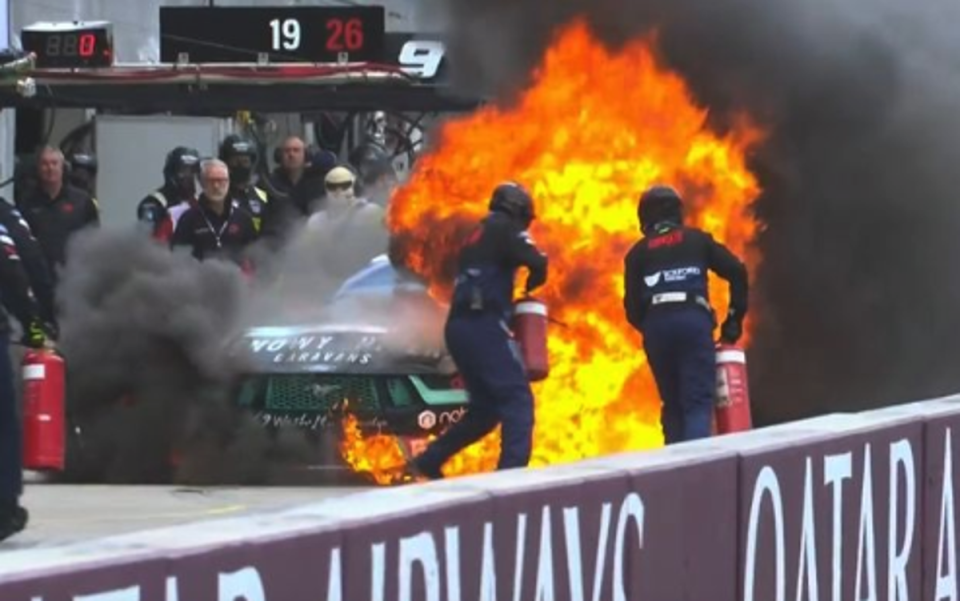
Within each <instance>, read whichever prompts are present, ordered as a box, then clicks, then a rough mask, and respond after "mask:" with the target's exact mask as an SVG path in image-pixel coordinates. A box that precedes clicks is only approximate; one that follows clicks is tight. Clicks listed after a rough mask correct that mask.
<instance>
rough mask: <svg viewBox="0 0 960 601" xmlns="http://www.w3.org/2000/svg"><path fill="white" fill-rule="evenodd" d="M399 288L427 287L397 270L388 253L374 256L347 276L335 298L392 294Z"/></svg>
mask: <svg viewBox="0 0 960 601" xmlns="http://www.w3.org/2000/svg"><path fill="white" fill-rule="evenodd" d="M397 289H403V290H406V291H412V290H422V291H424V292H426V290H427V288H426V287H425V286H424V285H423V284H421V283H420V282H418V281H417V280H416V279H415V278H413V277H411V276H408V275H405V274H403V273H401V272H400V271H399V270H397V269H396V268H395V267H394V266H393V265H392V264H391V263H390V259H389V258H388V257H387V255H380V256H377V257H374V258H373V259H372V260H371V261H370V263H369V264H367V266H366V267H364V268H363V269H361V270H360V271H358V272H357V273H355V274H354V275H352V276H350V277H349V278H347V280H346V281H345V282H344V283H343V284H342V285H341V286H340V288H339V289H338V290H337V292H336V294H334V297H333V298H334V300H338V299H341V298H343V297H349V296H355V295H361V294H362V295H369V294H373V295H390V294H393V292H394V291H396V290H397Z"/></svg>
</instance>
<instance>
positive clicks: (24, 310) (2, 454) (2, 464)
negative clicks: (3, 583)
mask: <svg viewBox="0 0 960 601" xmlns="http://www.w3.org/2000/svg"><path fill="white" fill-rule="evenodd" d="M21 263H22V262H21V260H20V254H19V251H18V250H17V246H16V244H15V243H14V241H13V238H12V237H11V236H10V232H9V231H8V230H7V228H5V227H4V226H2V225H0V288H2V290H3V294H0V301H2V303H3V306H2V307H0V541H2V540H4V539H7V538H9V537H10V536H13V535H14V534H16V533H17V532H20V531H21V530H23V529H24V528H25V527H26V525H27V520H28V519H29V516H28V513H27V510H26V509H24V508H23V507H21V506H20V497H21V495H22V494H23V455H22V448H21V445H22V439H23V429H22V425H21V422H20V418H19V416H18V412H17V394H16V390H15V387H14V374H13V365H12V360H13V359H12V357H11V356H10V323H9V317H8V312H9V313H12V314H13V316H14V317H16V318H17V321H19V322H20V325H21V327H22V329H23V332H24V334H23V340H22V341H21V342H22V344H24V345H26V346H28V347H30V348H43V346H44V344H45V343H46V336H45V333H44V328H43V326H42V325H41V323H40V319H39V318H40V312H39V310H38V308H37V304H36V302H35V301H34V298H33V296H32V295H31V293H30V286H29V283H28V279H27V275H26V274H25V273H24V270H23V265H22V264H21Z"/></svg>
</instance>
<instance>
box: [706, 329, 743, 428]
mask: <svg viewBox="0 0 960 601" xmlns="http://www.w3.org/2000/svg"><path fill="white" fill-rule="evenodd" d="M714 417H715V422H716V431H717V434H730V433H733V432H743V431H745V430H749V429H750V428H751V427H752V420H751V417H750V387H749V382H748V381H747V355H746V353H745V352H744V351H743V349H742V348H740V347H738V346H736V345H732V344H718V345H717V403H716V412H715V416H714Z"/></svg>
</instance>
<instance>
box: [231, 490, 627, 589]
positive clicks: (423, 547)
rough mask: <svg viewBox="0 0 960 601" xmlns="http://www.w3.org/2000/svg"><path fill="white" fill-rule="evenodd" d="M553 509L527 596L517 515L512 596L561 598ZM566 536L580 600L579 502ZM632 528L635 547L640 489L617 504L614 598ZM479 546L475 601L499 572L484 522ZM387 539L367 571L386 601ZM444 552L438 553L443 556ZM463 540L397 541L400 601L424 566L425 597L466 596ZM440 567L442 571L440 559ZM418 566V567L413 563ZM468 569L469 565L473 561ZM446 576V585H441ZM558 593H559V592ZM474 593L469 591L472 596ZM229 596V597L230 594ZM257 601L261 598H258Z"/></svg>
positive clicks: (453, 536) (334, 570) (338, 577)
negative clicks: (631, 525)
mask: <svg viewBox="0 0 960 601" xmlns="http://www.w3.org/2000/svg"><path fill="white" fill-rule="evenodd" d="M552 511H553V509H552V508H551V506H549V505H545V506H543V507H542V508H541V519H540V540H539V545H538V549H537V553H538V556H537V564H536V565H537V574H536V584H535V592H534V595H533V596H532V597H531V596H529V595H528V594H526V593H525V591H524V590H523V582H524V568H525V567H526V563H527V562H526V561H525V560H526V540H527V526H528V520H527V514H525V513H520V514H518V515H517V524H516V526H517V528H516V548H515V556H514V572H513V577H514V580H513V596H512V597H513V600H514V601H524V600H525V599H531V601H555V600H556V599H558V598H560V597H559V596H558V591H557V589H556V586H557V582H556V580H555V576H556V574H555V572H554V552H553V550H554V547H553V534H554V533H553V527H552ZM612 514H613V511H612V504H611V503H604V504H603V505H602V508H601V515H600V523H599V525H598V532H597V549H596V554H595V555H596V561H595V563H594V572H593V582H592V587H591V593H592V596H591V601H600V594H601V591H602V590H603V582H604V575H605V573H606V569H607V547H608V544H609V542H610V538H611V537H610V526H611V521H612ZM563 515H564V519H563V525H564V540H565V542H566V549H567V567H568V572H569V574H568V576H569V578H570V581H569V582H570V591H571V599H572V601H584V587H583V584H584V583H583V562H582V541H581V537H580V523H579V517H580V510H579V508H578V507H567V508H564V510H563ZM631 522H633V525H634V526H635V528H636V532H637V536H638V540H639V543H638V547H637V548H638V549H642V548H643V537H644V504H643V500H642V499H641V497H640V495H638V494H637V493H630V494H628V495H626V496H625V497H624V499H623V502H622V503H621V505H620V512H619V517H618V520H617V529H616V533H615V536H614V551H615V556H614V567H613V586H614V597H613V599H614V601H626V599H627V596H626V590H627V583H626V579H625V567H624V566H625V561H626V559H627V554H628V548H627V533H628V532H629V526H630V523H631ZM482 545H483V551H482V559H481V565H480V566H479V567H480V590H479V595H478V596H477V597H476V598H477V599H478V601H497V591H496V587H497V573H496V563H495V559H494V549H495V540H494V528H493V524H492V523H490V522H486V523H484V525H483V542H482ZM386 548H387V547H386V543H383V542H378V543H375V544H373V545H371V548H370V553H371V565H370V569H371V575H370V578H371V580H370V591H371V592H370V595H371V596H370V601H385V600H386V591H387V582H386V565H387V561H386V560H387V557H386ZM441 552H442V558H441ZM460 558H461V545H460V529H459V527H456V526H450V527H447V528H445V529H444V537H443V546H442V548H441V547H438V546H437V543H436V540H435V538H434V536H433V534H431V532H430V531H421V532H418V533H416V534H413V535H411V536H408V537H404V538H402V539H400V541H399V556H398V558H397V561H398V566H399V568H398V571H397V574H398V576H397V578H398V580H397V582H396V584H397V585H398V593H399V597H398V600H399V601H412V600H413V591H414V575H415V574H420V573H421V572H422V574H423V578H424V590H425V591H426V596H425V601H440V599H441V598H443V599H444V600H445V601H466V599H465V598H464V596H463V590H462V588H461V580H460V573H461V569H462V566H461V563H460ZM441 563H443V565H444V571H443V572H442V573H441V571H440V565H441ZM341 565H342V563H341V558H340V549H339V548H335V549H333V550H332V551H331V555H330V572H329V584H328V586H327V596H326V601H342V599H343V586H342V582H343V574H342V572H341V569H342V568H341ZM416 566H418V567H419V568H421V569H419V570H418V569H417V568H416ZM471 569H472V566H471ZM444 581H445V583H446V586H445V587H444ZM444 589H445V590H446V596H445V597H441V591H442V590H444ZM561 596H562V595H561ZM473 598H474V597H470V599H473ZM231 601H232V600H231ZM257 601H259V600H257Z"/></svg>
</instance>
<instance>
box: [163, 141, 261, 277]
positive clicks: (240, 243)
mask: <svg viewBox="0 0 960 601" xmlns="http://www.w3.org/2000/svg"><path fill="white" fill-rule="evenodd" d="M200 186H201V188H202V193H201V194H200V198H198V199H197V206H195V207H191V208H190V209H187V210H186V211H185V212H184V213H183V215H182V216H181V217H180V220H179V221H178V222H177V227H176V229H175V230H174V232H173V237H172V238H171V240H170V246H171V247H172V248H173V249H174V250H177V249H181V248H188V249H190V253H191V254H192V255H193V256H194V258H196V259H197V260H199V261H203V260H206V259H211V258H220V259H228V260H231V261H234V262H236V263H238V264H239V265H241V266H244V267H246V266H247V262H246V259H245V256H244V251H245V250H246V248H247V246H249V245H250V244H251V243H253V242H254V241H255V240H256V239H257V231H256V228H255V227H254V225H253V219H252V218H251V217H250V215H248V214H247V213H246V212H245V211H243V210H240V209H239V208H237V207H235V206H234V205H233V203H232V202H231V199H230V195H229V194H230V172H229V169H228V168H227V165H226V164H225V163H224V162H223V161H220V160H217V159H211V160H209V161H205V162H204V163H202V164H201V167H200Z"/></svg>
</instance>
